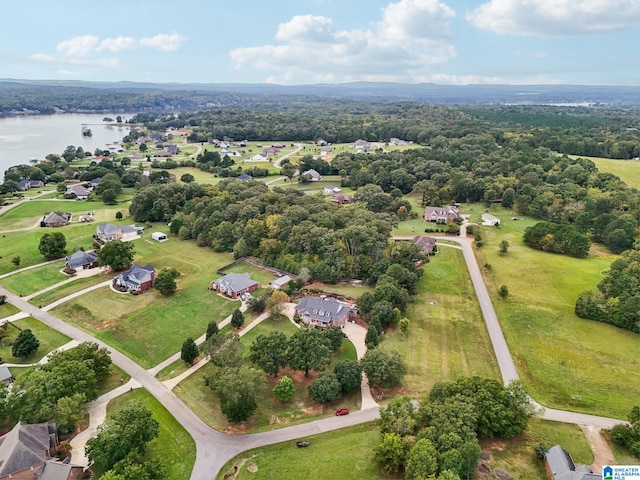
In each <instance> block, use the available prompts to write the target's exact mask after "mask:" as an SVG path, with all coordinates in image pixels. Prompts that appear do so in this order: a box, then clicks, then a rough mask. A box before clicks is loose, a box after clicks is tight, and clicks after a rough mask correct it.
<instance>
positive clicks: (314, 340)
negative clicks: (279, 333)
mask: <svg viewBox="0 0 640 480" xmlns="http://www.w3.org/2000/svg"><path fill="white" fill-rule="evenodd" d="M330 361H331V349H330V348H329V347H328V346H327V342H326V340H325V338H324V335H323V334H322V332H321V331H320V330H318V329H312V330H306V329H302V330H298V331H297V332H296V333H294V334H293V335H292V336H291V338H289V346H288V349H287V363H288V364H289V366H290V367H291V368H293V369H294V370H302V371H303V372H304V376H305V377H308V376H309V370H321V369H322V368H324V367H326V366H327V365H329V362H330Z"/></svg>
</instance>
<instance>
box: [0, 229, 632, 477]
mask: <svg viewBox="0 0 640 480" xmlns="http://www.w3.org/2000/svg"><path fill="white" fill-rule="evenodd" d="M462 233H463V234H464V228H463V231H462ZM411 238H412V237H411ZM438 238H439V239H442V240H448V241H451V242H455V243H457V244H459V245H460V248H461V249H462V252H463V255H464V259H465V262H466V265H467V268H468V270H469V275H470V277H471V281H472V283H473V286H474V289H475V291H476V295H477V297H478V302H479V304H480V308H481V310H482V314H483V316H484V319H485V322H486V325H487V330H488V331H489V337H490V339H491V343H492V345H493V349H494V352H495V355H496V359H497V361H498V366H499V368H500V372H501V374H502V379H503V382H504V383H505V384H508V383H509V382H511V381H513V380H517V379H518V378H519V377H518V373H517V370H516V368H515V364H514V362H513V358H512V357H511V353H510V352H509V347H508V345H507V342H506V340H505V338H504V335H503V333H502V330H501V328H500V324H499V323H498V319H497V316H496V313H495V310H494V309H493V305H492V303H491V298H490V297H489V293H488V291H487V288H486V286H485V284H484V281H483V279H482V275H481V273H480V268H479V267H478V263H477V261H476V258H475V256H474V254H473V250H472V246H471V244H470V242H469V241H468V240H467V239H466V237H465V236H463V237H449V236H445V237H438ZM396 239H399V240H400V239H402V240H407V239H409V238H407V237H397V238H396ZM0 294H2V295H6V297H7V301H8V302H9V303H11V304H13V305H14V306H16V307H18V308H19V309H20V310H22V311H23V312H25V313H27V314H29V315H31V316H32V317H34V318H36V319H38V320H40V321H41V322H43V323H45V324H46V325H48V326H50V327H51V328H54V329H56V330H58V331H60V332H62V333H64V334H65V335H67V336H69V337H70V338H72V339H73V340H76V341H78V342H85V341H90V342H95V343H97V344H98V345H100V346H101V347H105V348H107V349H108V350H109V351H110V352H111V359H112V361H113V363H114V364H115V365H117V366H118V367H119V368H121V369H122V370H124V371H125V372H127V373H128V374H129V375H130V376H131V378H132V379H133V380H135V381H136V382H138V383H139V384H140V385H141V386H142V387H144V388H146V389H147V390H148V391H149V392H150V393H151V394H152V395H153V396H154V397H155V398H156V399H158V401H160V403H162V405H163V406H164V407H165V408H166V409H167V410H168V411H169V412H171V413H172V415H173V416H174V417H175V418H176V420H177V421H178V422H179V423H180V424H181V425H182V426H183V427H184V428H185V429H186V430H187V432H189V434H190V435H191V436H192V438H193V439H194V441H195V444H196V461H195V465H194V468H193V471H192V473H191V477H190V478H191V480H211V479H215V478H216V476H217V474H218V472H219V471H220V470H221V468H222V467H223V466H224V464H225V463H226V462H227V461H229V460H230V459H232V458H233V457H235V456H236V455H238V454H240V453H242V452H243V451H246V450H248V449H251V448H255V447H259V446H264V445H270V444H273V443H279V442H283V441H289V440H294V439H297V438H301V437H306V436H310V435H315V434H317V433H322V432H326V431H331V430H337V429H339V428H344V427H347V426H352V425H358V424H360V423H365V422H370V421H373V420H375V419H377V418H378V417H379V407H377V406H372V407H371V408H365V409H363V410H360V411H358V412H354V413H351V414H350V415H348V416H346V417H332V418H326V419H323V420H318V421H314V422H311V423H306V424H301V425H296V426H292V427H286V428H282V429H278V430H272V431H269V432H263V433H257V434H250V435H227V434H224V433H222V432H219V431H217V430H214V429H212V428H210V427H209V426H207V425H206V424H205V423H204V422H202V421H201V420H200V419H199V418H198V417H197V416H196V415H195V414H194V413H193V412H192V411H191V410H190V409H189V408H188V407H187V406H186V405H185V404H184V403H183V402H182V401H181V400H180V399H179V398H178V397H177V396H176V395H175V394H174V393H173V392H172V391H171V390H169V389H168V388H167V387H166V386H165V385H163V384H162V383H161V382H160V381H159V380H158V379H156V378H155V376H154V374H153V373H151V372H149V371H147V370H145V369H144V368H143V367H141V366H140V365H138V364H137V363H136V362H134V361H133V360H131V359H130V358H129V357H127V356H126V355H124V354H123V353H121V352H119V351H118V350H115V349H114V348H112V347H111V346H109V345H107V344H105V343H104V342H102V341H101V340H98V339H97V338H95V337H93V336H92V335H90V334H89V333H87V332H84V331H82V330H80V329H79V328H77V327H74V326H72V325H70V324H68V323H66V322H64V321H62V320H61V319H59V318H57V317H55V316H54V315H52V314H50V313H48V312H46V311H44V310H42V309H39V308H37V307H35V306H33V305H31V304H29V303H28V302H26V301H25V299H23V298H20V297H19V296H17V295H15V294H13V293H11V292H9V291H8V290H7V289H5V288H3V287H0ZM533 403H534V405H536V406H538V407H539V405H538V404H537V403H535V402H533ZM538 415H539V416H540V417H541V418H544V419H546V420H553V421H560V422H567V423H575V424H579V425H593V426H597V427H604V428H610V427H611V426H613V425H615V424H617V423H621V421H620V420H617V419H611V418H606V417H598V416H594V415H586V414H580V413H575V412H566V411H560V410H553V409H543V410H542V411H539V413H538Z"/></svg>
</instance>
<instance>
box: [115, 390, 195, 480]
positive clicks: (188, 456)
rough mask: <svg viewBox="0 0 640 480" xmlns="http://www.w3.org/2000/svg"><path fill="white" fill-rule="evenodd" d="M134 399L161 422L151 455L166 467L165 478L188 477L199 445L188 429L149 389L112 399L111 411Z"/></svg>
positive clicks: (167, 479) (151, 444) (149, 447)
mask: <svg viewBox="0 0 640 480" xmlns="http://www.w3.org/2000/svg"><path fill="white" fill-rule="evenodd" d="M133 402H139V403H141V404H142V405H143V406H144V407H146V408H147V409H149V410H151V412H153V418H155V419H156V420H157V421H158V423H159V424H160V431H159V435H158V437H157V438H156V439H154V440H152V441H151V442H149V444H148V447H147V454H146V456H147V458H155V459H156V460H158V461H159V462H160V463H161V464H162V466H163V467H164V469H165V472H166V476H165V477H164V478H165V480H184V479H185V478H189V475H190V474H191V470H192V469H193V465H194V463H195V461H196V445H195V442H194V441H193V439H192V438H191V436H190V435H189V434H188V433H187V431H186V430H185V429H184V428H183V427H182V425H180V424H179V423H178V421H177V420H176V419H175V418H173V416H172V415H171V413H169V411H168V410H167V409H166V408H164V407H163V406H162V405H161V404H160V402H158V400H156V399H155V398H154V397H153V396H152V395H151V394H150V393H149V392H147V391H146V390H144V389H141V388H140V389H137V390H134V391H133V392H130V393H126V394H124V395H122V396H120V397H118V398H116V399H114V400H112V401H111V402H109V405H108V406H107V411H108V412H109V413H110V412H113V411H117V410H120V409H123V408H126V407H127V406H128V405H130V404H131V403H133Z"/></svg>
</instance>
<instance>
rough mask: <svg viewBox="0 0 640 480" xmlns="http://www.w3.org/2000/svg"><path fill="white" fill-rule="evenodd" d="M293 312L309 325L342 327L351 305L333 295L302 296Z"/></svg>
mask: <svg viewBox="0 0 640 480" xmlns="http://www.w3.org/2000/svg"><path fill="white" fill-rule="evenodd" d="M294 310H295V314H296V315H298V316H299V317H300V318H301V319H302V321H303V322H304V323H306V324H307V325H309V326H310V327H319V328H325V327H344V325H345V323H346V322H347V319H348V318H349V314H350V312H351V307H350V306H349V305H348V304H347V303H344V302H341V301H339V300H336V299H335V298H333V297H329V298H324V299H323V298H315V297H304V298H303V299H302V300H300V303H298V304H297V305H296V306H295V309H294Z"/></svg>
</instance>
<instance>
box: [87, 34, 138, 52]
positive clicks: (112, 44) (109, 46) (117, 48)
mask: <svg viewBox="0 0 640 480" xmlns="http://www.w3.org/2000/svg"><path fill="white" fill-rule="evenodd" d="M137 46H138V42H137V41H136V39H135V38H132V37H123V36H120V37H116V38H105V39H104V40H102V42H100V46H99V47H98V48H97V51H101V50H109V51H110V52H122V51H125V50H133V49H134V48H136V47H137Z"/></svg>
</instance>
